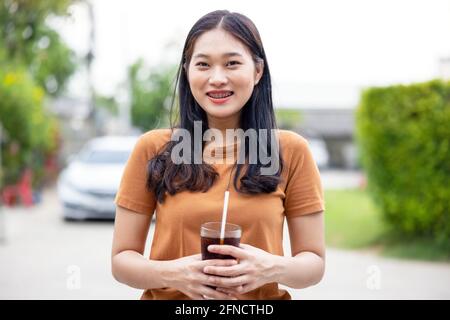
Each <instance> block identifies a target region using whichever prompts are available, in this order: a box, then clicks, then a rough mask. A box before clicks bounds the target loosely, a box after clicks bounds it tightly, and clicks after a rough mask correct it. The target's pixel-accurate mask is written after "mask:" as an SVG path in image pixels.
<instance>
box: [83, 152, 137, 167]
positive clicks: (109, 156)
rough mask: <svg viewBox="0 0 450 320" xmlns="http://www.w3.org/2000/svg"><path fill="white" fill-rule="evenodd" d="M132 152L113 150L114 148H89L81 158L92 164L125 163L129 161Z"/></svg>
mask: <svg viewBox="0 0 450 320" xmlns="http://www.w3.org/2000/svg"><path fill="white" fill-rule="evenodd" d="M129 155H130V153H129V152H125V151H113V150H89V151H86V152H83V153H82V154H81V155H80V157H79V160H80V161H81V162H84V163H90V164H97V163H103V164H108V163H111V164H124V163H125V162H127V160H128V157H129Z"/></svg>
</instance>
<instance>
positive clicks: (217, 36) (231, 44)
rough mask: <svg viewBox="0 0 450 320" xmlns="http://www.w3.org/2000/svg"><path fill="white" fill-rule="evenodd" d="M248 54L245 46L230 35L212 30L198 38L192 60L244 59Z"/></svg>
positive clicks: (220, 30)
mask: <svg viewBox="0 0 450 320" xmlns="http://www.w3.org/2000/svg"><path fill="white" fill-rule="evenodd" d="M249 54H250V53H249V51H248V49H247V48H246V46H245V45H244V44H243V43H242V42H241V41H240V40H239V39H237V38H236V37H235V36H233V35H232V34H231V33H229V32H227V31H224V30H222V29H214V30H210V31H206V32H205V33H203V34H202V35H200V36H199V37H198V39H197V40H196V41H195V44H194V50H193V54H192V58H193V59H195V58H228V57H233V56H234V57H239V56H241V57H245V56H248V55H249Z"/></svg>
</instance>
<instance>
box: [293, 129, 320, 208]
mask: <svg viewBox="0 0 450 320" xmlns="http://www.w3.org/2000/svg"><path fill="white" fill-rule="evenodd" d="M289 153H290V154H291V155H292V156H291V158H290V162H289V173H288V180H287V184H286V190H285V195H286V196H285V199H284V207H285V215H286V216H287V217H295V216H300V215H306V214H310V213H315V212H319V211H323V210H325V203H324V195H323V189H322V182H321V179H320V173H319V169H318V167H317V164H316V162H315V161H314V158H313V155H312V152H311V149H310V147H309V144H308V141H307V140H306V139H305V138H303V137H302V136H300V135H298V134H295V133H293V134H292V136H291V137H290V143H289Z"/></svg>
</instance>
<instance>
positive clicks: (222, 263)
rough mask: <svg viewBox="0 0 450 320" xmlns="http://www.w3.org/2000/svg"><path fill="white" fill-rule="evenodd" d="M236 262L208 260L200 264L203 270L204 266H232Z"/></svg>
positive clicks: (232, 260)
mask: <svg viewBox="0 0 450 320" xmlns="http://www.w3.org/2000/svg"><path fill="white" fill-rule="evenodd" d="M237 263H238V262H237V261H236V260H235V259H210V260H203V261H202V263H201V267H202V268H204V267H206V266H228V267H230V266H234V265H236V264H237Z"/></svg>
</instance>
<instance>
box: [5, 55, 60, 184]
mask: <svg viewBox="0 0 450 320" xmlns="http://www.w3.org/2000/svg"><path fill="white" fill-rule="evenodd" d="M0 66H1V67H0V124H1V125H2V127H3V134H4V137H3V141H2V144H1V148H2V150H1V151H2V152H1V153H2V169H3V171H4V172H3V174H2V180H3V181H0V182H1V183H0V188H1V187H2V185H9V184H14V183H16V182H17V181H18V180H19V179H20V177H21V175H22V173H23V170H24V169H25V168H31V169H32V170H33V177H34V179H33V186H34V187H39V186H40V185H41V183H42V179H44V161H45V159H46V157H47V156H48V155H49V154H51V153H52V152H54V151H55V149H56V148H57V137H58V126H57V122H56V120H55V119H54V118H53V117H52V116H50V115H49V114H48V113H47V112H46V111H45V109H44V97H45V93H44V91H43V90H42V88H40V87H39V86H36V85H35V83H34V81H33V79H32V78H31V76H30V75H29V74H28V72H27V71H25V70H24V69H21V68H19V67H12V66H7V65H5V64H1V65H0Z"/></svg>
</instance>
